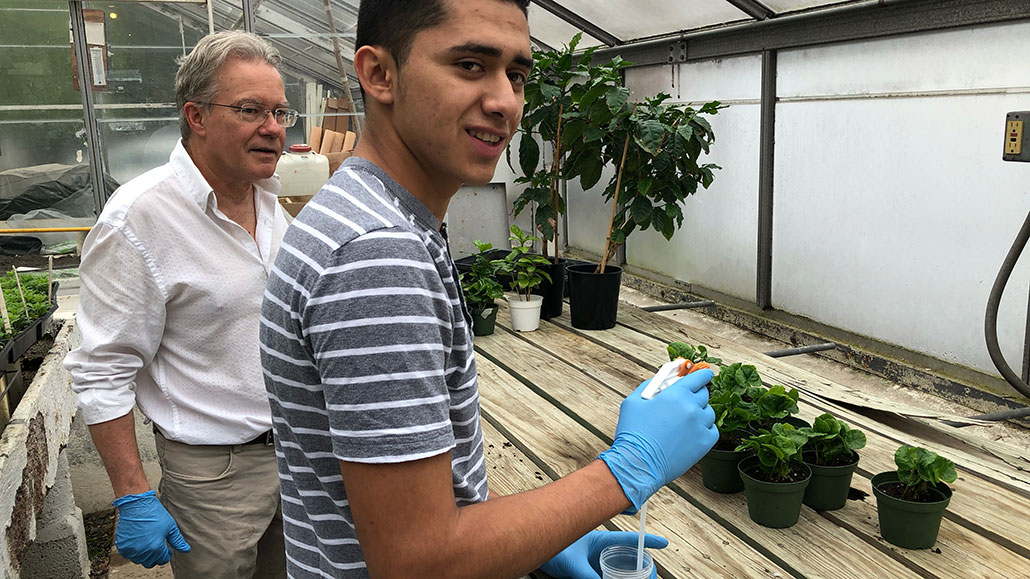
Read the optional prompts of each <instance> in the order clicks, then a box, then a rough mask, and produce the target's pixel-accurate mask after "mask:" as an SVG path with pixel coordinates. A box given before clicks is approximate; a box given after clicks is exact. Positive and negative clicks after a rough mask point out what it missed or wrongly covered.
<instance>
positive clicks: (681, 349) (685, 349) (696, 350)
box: [667, 342, 722, 364]
mask: <svg viewBox="0 0 1030 579" xmlns="http://www.w3.org/2000/svg"><path fill="white" fill-rule="evenodd" d="M667 349H668V351H669V360H670V361H671V360H675V359H676V358H683V359H684V360H690V361H691V362H708V363H709V364H718V363H720V362H722V358H715V357H713V356H709V355H708V348H706V347H704V346H701V345H697V346H691V345H690V344H687V343H685V342H670V343H669V346H668V347H667Z"/></svg>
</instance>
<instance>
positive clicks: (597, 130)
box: [583, 125, 605, 143]
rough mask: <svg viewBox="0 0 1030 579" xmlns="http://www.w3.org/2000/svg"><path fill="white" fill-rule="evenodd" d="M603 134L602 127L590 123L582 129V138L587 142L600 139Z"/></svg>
mask: <svg viewBox="0 0 1030 579" xmlns="http://www.w3.org/2000/svg"><path fill="white" fill-rule="evenodd" d="M604 135H605V132H604V129H602V128H601V127H597V126H594V125H590V126H587V127H586V129H585V130H584V131H583V140H584V141H585V142H587V143H592V142H594V141H600V140H601V139H603V138H604Z"/></svg>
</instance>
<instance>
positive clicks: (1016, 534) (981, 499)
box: [560, 308, 1030, 556]
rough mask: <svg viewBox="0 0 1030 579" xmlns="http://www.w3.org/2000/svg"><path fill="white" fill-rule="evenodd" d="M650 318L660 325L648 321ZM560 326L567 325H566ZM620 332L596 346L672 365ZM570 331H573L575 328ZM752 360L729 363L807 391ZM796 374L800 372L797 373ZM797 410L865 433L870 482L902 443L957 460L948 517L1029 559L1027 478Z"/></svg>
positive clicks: (815, 411) (853, 419)
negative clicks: (631, 351)
mask: <svg viewBox="0 0 1030 579" xmlns="http://www.w3.org/2000/svg"><path fill="white" fill-rule="evenodd" d="M624 309H626V310H629V312H628V313H627V314H626V315H627V317H628V318H631V319H634V320H636V321H635V322H634V323H635V324H640V325H641V326H643V327H646V328H647V329H648V330H649V332H650V333H654V334H657V335H659V336H661V335H663V333H664V335H666V336H668V337H671V336H673V335H677V333H678V332H681V331H683V330H681V328H684V327H685V326H683V325H682V324H679V323H677V322H675V321H673V320H668V319H667V318H662V317H661V316H655V315H654V314H650V313H648V312H643V311H642V310H637V309H636V308H624ZM633 310H636V311H633ZM620 311H622V310H620ZM648 317H653V318H660V319H656V320H648ZM667 322H668V323H671V324H674V327H672V328H669V327H667ZM560 323H562V324H564V321H561V322H560ZM618 328H620V329H619V330H617V331H615V332H612V334H611V335H612V336H613V337H611V338H609V332H603V334H604V336H603V337H602V336H592V337H591V339H592V340H594V341H604V340H609V339H610V340H612V343H611V344H609V346H610V347H615V348H622V347H625V346H624V344H625V342H624V341H623V340H621V339H619V338H621V337H622V335H623V334H625V333H626V332H630V333H633V334H635V336H634V338H633V340H632V344H633V345H634V346H633V347H634V348H636V347H641V348H642V349H640V350H634V355H635V357H637V358H640V359H642V360H646V361H648V362H649V363H650V364H654V365H655V367H657V365H658V364H661V363H663V362H664V361H666V360H667V359H668V356H667V355H665V344H666V343H667V341H668V340H661V339H656V338H652V340H653V341H652V342H651V346H650V347H648V346H647V339H646V338H643V337H641V334H640V333H639V332H636V331H635V330H633V329H631V328H629V327H628V326H618ZM569 329H571V325H570V326H569ZM695 343H703V342H695ZM735 349H736V351H737V352H738V353H739V355H742V356H743V355H747V351H746V349H743V347H741V346H736V348H735ZM723 350H724V351H725V350H729V348H728V347H726V346H723ZM751 356H753V358H729V359H728V361H742V362H744V363H754V364H755V366H756V367H757V368H758V372H759V374H760V375H761V376H762V377H763V381H766V382H767V383H778V384H784V385H786V386H789V387H798V389H799V390H802V389H803V388H802V387H801V386H803V384H798V383H797V382H795V381H793V380H792V379H791V375H790V374H787V371H789V370H790V369H792V368H794V367H793V366H789V365H787V364H785V363H784V362H782V361H778V360H774V359H772V358H769V357H768V356H764V355H763V354H760V353H758V352H753V353H752V354H751ZM770 360H771V361H773V362H775V365H776V366H777V372H776V374H778V375H779V378H780V379H779V380H777V379H769V378H768V377H767V376H768V375H769V374H772V373H773V372H771V371H770V365H768V361H770ZM798 372H801V371H800V370H798ZM808 374H810V373H808ZM813 376H814V375H813ZM815 379H820V380H821V379H822V378H821V377H815V378H812V377H806V379H805V380H806V381H807V382H809V383H810V382H812V381H813V380H815ZM799 407H800V408H801V412H800V416H801V418H804V419H806V420H809V421H811V420H812V419H814V418H815V417H816V416H818V415H819V414H821V413H822V412H830V413H832V414H834V415H835V416H837V417H839V418H840V419H841V420H845V421H846V422H848V423H849V424H850V425H852V426H855V427H857V428H860V429H862V430H863V432H865V433H866V435H867V438H868V442H867V448H866V450H865V451H864V452H863V453H862V456H863V459H862V462H861V463H859V472H861V473H864V474H865V475H867V476H870V477H871V476H872V475H874V474H876V473H879V472H883V471H890V470H895V468H896V466H895V464H894V451H895V450H896V449H897V448H898V446H899V445H900V444H902V443H905V444H914V445H918V446H923V447H925V448H929V449H932V450H935V451H937V452H938V453H939V454H942V455H944V456H947V457H948V458H950V459H952V460H954V461H955V463H956V465H957V466H958V468H959V470H960V478H959V480H957V481H956V482H955V483H954V484H952V485H951V487H952V489H953V490H954V491H955V495H954V496H953V497H952V500H951V504H950V505H949V507H948V511H947V512H946V515H945V516H947V517H949V518H951V519H953V520H956V521H960V522H962V523H963V524H964V525H965V526H967V527H969V528H970V529H972V530H974V531H975V532H978V533H981V534H984V535H987V536H991V537H992V538H994V540H995V541H996V542H998V543H999V544H1000V545H1002V546H1003V547H1005V548H1008V549H1013V550H1015V551H1016V552H1019V553H1021V554H1022V555H1024V556H1030V519H1028V518H1026V517H1013V516H1011V513H1012V512H1013V511H1015V512H1030V496H1028V495H1027V493H1026V492H1025V490H1024V489H1026V488H1027V480H1026V479H1027V475H1026V473H1025V472H1020V471H1018V470H1016V469H1012V468H1011V467H1008V466H1007V465H1004V464H999V463H997V462H993V461H985V459H984V457H982V456H979V457H978V456H977V455H976V454H974V452H973V451H972V449H971V450H970V451H964V450H961V449H957V448H954V447H948V448H942V447H941V446H940V445H939V444H935V440H928V439H927V438H926V437H925V436H920V435H916V434H913V433H911V432H902V431H899V430H897V429H895V428H892V427H890V426H887V425H884V424H883V423H880V422H877V421H875V420H873V419H871V418H868V417H866V416H863V415H861V414H859V413H857V412H854V411H851V410H849V409H846V408H844V407H841V406H838V405H836V404H833V403H832V402H829V401H826V400H820V399H818V398H813V397H810V396H804V395H803V396H802V401H801V404H799Z"/></svg>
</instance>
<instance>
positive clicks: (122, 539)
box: [111, 490, 190, 569]
mask: <svg viewBox="0 0 1030 579" xmlns="http://www.w3.org/2000/svg"><path fill="white" fill-rule="evenodd" d="M111 504H113V505H114V506H115V507H117V508H118V527H117V529H116V530H115V535H114V537H115V541H114V544H115V547H117V548H118V553H119V554H120V555H121V556H122V557H125V558H126V559H128V560H130V561H132V562H133V563H137V564H139V565H143V566H144V567H146V568H147V569H150V568H151V567H153V566H155V565H164V564H165V563H167V562H169V561H171V560H172V552H171V550H170V549H168V545H171V546H172V548H174V549H175V550H176V551H181V552H183V553H189V551H190V546H189V544H188V543H186V539H184V538H183V536H182V533H180V532H179V526H178V525H176V524H175V519H173V518H172V515H170V514H168V511H167V510H165V508H164V505H162V504H161V501H159V500H158V499H157V496H156V495H155V494H154V491H153V490H149V491H147V492H145V493H140V494H138V495H125V496H123V497H119V498H117V499H115V500H114V502H113V503H111Z"/></svg>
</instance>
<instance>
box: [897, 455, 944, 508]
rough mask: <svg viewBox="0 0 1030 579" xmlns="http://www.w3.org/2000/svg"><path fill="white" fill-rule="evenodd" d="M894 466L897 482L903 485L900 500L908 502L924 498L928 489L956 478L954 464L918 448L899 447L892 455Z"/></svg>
mask: <svg viewBox="0 0 1030 579" xmlns="http://www.w3.org/2000/svg"><path fill="white" fill-rule="evenodd" d="M894 464H896V465H898V480H899V481H901V483H902V484H903V485H905V490H904V492H903V493H902V497H901V498H903V499H905V500H909V501H914V500H915V501H917V500H920V499H921V498H923V497H926V496H927V494H928V489H929V487H931V486H936V485H937V483H940V482H945V483H951V482H955V479H956V478H958V473H957V472H956V471H955V463H953V462H951V461H950V460H948V459H946V458H944V457H943V456H938V455H937V453H935V452H932V451H929V450H926V449H925V448H920V447H918V446H908V445H907V444H903V445H901V447H899V448H898V450H897V451H895V453H894Z"/></svg>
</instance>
